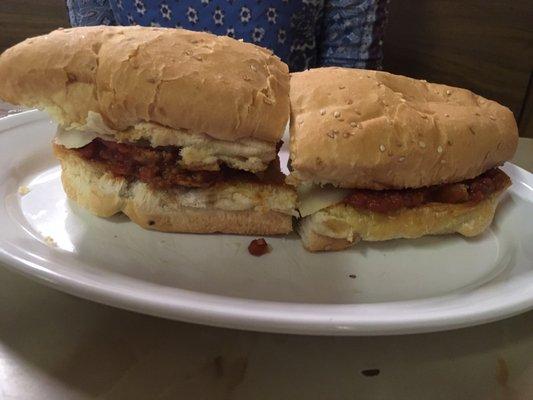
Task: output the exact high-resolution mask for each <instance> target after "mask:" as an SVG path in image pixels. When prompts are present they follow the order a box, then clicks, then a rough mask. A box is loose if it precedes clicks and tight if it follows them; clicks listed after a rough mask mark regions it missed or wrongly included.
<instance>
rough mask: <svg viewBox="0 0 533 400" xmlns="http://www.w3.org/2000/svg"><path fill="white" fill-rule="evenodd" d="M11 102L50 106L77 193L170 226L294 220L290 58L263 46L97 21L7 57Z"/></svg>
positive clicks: (257, 230)
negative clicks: (283, 146) (288, 170)
mask: <svg viewBox="0 0 533 400" xmlns="http://www.w3.org/2000/svg"><path fill="white" fill-rule="evenodd" d="M0 76H2V80H1V81H0V98H2V99H3V100H5V101H8V102H10V103H13V104H22V105H25V106H29V107H37V108H40V109H44V110H45V111H47V112H48V113H49V114H50V115H51V116H52V117H53V119H54V120H55V121H56V122H57V123H58V130H57V135H56V137H55V139H54V142H53V148H54V152H55V154H56V156H57V157H58V159H59V160H60V161H61V166H62V182H63V186H64V189H65V192H66V193H67V195H68V197H69V198H70V199H72V200H74V201H75V202H76V203H78V204H79V205H80V206H82V207H84V208H86V209H88V210H89V211H91V212H92V213H94V214H96V215H98V216H102V217H108V216H111V215H113V214H115V213H118V212H123V213H125V214H126V215H127V216H128V217H129V218H130V219H132V220H133V221H134V222H136V223H137V224H139V225H141V226H143V227H145V228H149V229H156V230H162V231H170V232H196V233H210V232H224V233H237V234H254V235H270V234H283V233H288V232H290V231H291V230H292V217H293V215H294V209H295V204H296V193H295V191H294V189H292V188H291V187H290V186H288V185H286V184H285V183H284V182H283V175H282V174H281V172H280V171H279V161H278V159H277V151H278V148H279V143H280V139H281V136H282V134H283V131H284V128H285V126H286V123H287V120H288V117H289V98H288V94H289V86H288V85H289V75H288V68H287V66H286V65H285V64H284V63H283V62H281V61H280V60H279V59H278V58H277V57H275V56H274V55H273V54H272V53H271V52H269V51H268V50H265V49H263V48H260V47H257V46H254V45H251V44H246V43H242V42H239V41H237V40H234V39H231V38H228V37H218V36H215V35H211V34H207V33H203V32H190V31H186V30H183V29H166V28H143V27H86V28H72V29H64V30H63V29H61V30H57V31H54V32H52V33H50V34H48V35H44V36H40V37H35V38H31V39H27V40H26V41H24V42H22V43H20V44H18V45H16V46H14V47H12V48H10V49H8V50H6V51H5V52H4V53H3V54H2V55H1V56H0Z"/></svg>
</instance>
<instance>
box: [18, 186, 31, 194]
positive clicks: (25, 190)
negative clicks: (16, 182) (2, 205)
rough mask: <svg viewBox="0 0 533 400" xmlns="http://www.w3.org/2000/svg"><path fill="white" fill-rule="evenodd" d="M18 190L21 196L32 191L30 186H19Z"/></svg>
mask: <svg viewBox="0 0 533 400" xmlns="http://www.w3.org/2000/svg"><path fill="white" fill-rule="evenodd" d="M18 192H19V194H20V195H21V196H24V195H26V194H28V193H30V188H29V187H27V186H19V190H18Z"/></svg>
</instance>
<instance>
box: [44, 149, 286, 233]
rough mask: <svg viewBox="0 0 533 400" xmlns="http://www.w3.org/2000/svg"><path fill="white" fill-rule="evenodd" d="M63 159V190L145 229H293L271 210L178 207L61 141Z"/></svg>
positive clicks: (97, 211) (59, 153)
mask: <svg viewBox="0 0 533 400" xmlns="http://www.w3.org/2000/svg"><path fill="white" fill-rule="evenodd" d="M54 151H55V153H56V155H57V156H58V158H59V159H60V161H61V166H62V169H63V170H62V174H61V180H62V183H63V188H64V190H65V192H66V194H67V196H68V197H69V198H70V199H71V200H73V201H74V202H76V203H77V204H78V205H80V206H81V207H83V208H86V209H87V210H89V211H90V212H91V213H93V214H95V215H97V216H100V217H110V216H112V215H114V214H117V213H119V212H123V213H124V214H126V215H127V216H128V217H129V218H130V219H131V220H132V221H133V222H135V223H136V224H138V225H140V226H142V227H143V228H147V229H154V230H158V231H163V232H187V233H215V232H222V233H234V234H242V235H277V234H286V233H289V232H292V216H291V215H288V214H284V213H281V212H277V211H274V210H265V211H257V210H255V209H250V210H238V211H235V210H226V209H217V208H194V207H182V206H179V205H176V204H171V203H170V202H168V199H169V197H170V196H167V195H165V194H164V193H162V192H160V191H155V190H151V189H150V188H148V186H147V185H145V184H142V183H138V184H133V187H132V185H130V184H128V182H127V181H126V180H125V179H123V178H117V177H114V176H112V175H111V174H110V173H107V172H106V171H105V170H103V169H102V168H101V167H100V166H98V165H96V164H94V163H89V162H86V161H84V160H82V159H80V158H79V157H78V156H76V155H74V154H73V152H72V151H70V150H67V149H65V148H63V147H62V146H54Z"/></svg>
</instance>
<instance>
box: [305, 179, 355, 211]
mask: <svg viewBox="0 0 533 400" xmlns="http://www.w3.org/2000/svg"><path fill="white" fill-rule="evenodd" d="M350 191H351V190H350V189H339V188H333V187H319V186H311V187H299V188H298V199H299V206H298V211H299V212H300V215H301V216H302V218H303V217H307V216H308V215H311V214H314V213H316V212H317V211H320V210H322V209H324V208H326V207H329V206H332V205H334V204H338V203H340V202H341V201H342V200H343V199H344V198H345V197H346V196H347V195H348V194H349V193H350Z"/></svg>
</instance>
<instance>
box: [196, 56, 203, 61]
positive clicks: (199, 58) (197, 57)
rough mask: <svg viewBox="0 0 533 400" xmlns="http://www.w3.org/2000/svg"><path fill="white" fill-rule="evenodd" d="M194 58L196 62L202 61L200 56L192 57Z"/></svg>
mask: <svg viewBox="0 0 533 400" xmlns="http://www.w3.org/2000/svg"><path fill="white" fill-rule="evenodd" d="M194 58H195V59H196V60H198V61H202V56H199V55H196V56H194Z"/></svg>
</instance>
